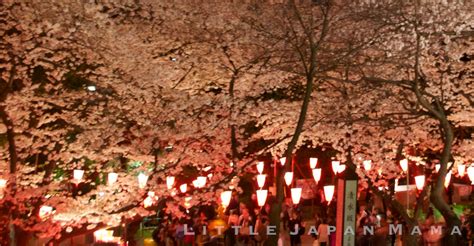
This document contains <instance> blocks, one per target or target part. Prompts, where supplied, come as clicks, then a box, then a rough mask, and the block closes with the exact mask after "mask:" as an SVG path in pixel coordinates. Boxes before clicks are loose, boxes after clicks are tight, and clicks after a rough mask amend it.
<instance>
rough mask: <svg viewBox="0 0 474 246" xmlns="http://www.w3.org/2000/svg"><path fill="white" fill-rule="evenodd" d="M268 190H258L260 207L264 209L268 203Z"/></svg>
mask: <svg viewBox="0 0 474 246" xmlns="http://www.w3.org/2000/svg"><path fill="white" fill-rule="evenodd" d="M267 195H268V190H257V202H258V206H260V207H263V205H265V202H266V201H267Z"/></svg>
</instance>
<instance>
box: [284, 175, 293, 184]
mask: <svg viewBox="0 0 474 246" xmlns="http://www.w3.org/2000/svg"><path fill="white" fill-rule="evenodd" d="M284 178H285V183H286V185H291V181H293V172H286V173H285V177H284Z"/></svg>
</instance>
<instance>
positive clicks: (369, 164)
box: [362, 160, 372, 171]
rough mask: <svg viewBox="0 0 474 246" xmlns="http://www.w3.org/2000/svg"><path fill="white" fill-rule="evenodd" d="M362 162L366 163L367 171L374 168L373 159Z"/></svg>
mask: <svg viewBox="0 0 474 246" xmlns="http://www.w3.org/2000/svg"><path fill="white" fill-rule="evenodd" d="M362 163H363V165H364V169H365V171H370V169H372V161H371V160H365V161H363V162H362Z"/></svg>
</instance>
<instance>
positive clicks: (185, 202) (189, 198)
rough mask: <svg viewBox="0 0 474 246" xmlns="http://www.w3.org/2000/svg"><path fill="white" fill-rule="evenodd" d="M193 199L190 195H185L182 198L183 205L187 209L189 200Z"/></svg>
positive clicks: (189, 205)
mask: <svg viewBox="0 0 474 246" xmlns="http://www.w3.org/2000/svg"><path fill="white" fill-rule="evenodd" d="M192 199H193V197H192V196H187V197H185V198H184V207H185V208H186V209H189V208H190V207H191V200H192Z"/></svg>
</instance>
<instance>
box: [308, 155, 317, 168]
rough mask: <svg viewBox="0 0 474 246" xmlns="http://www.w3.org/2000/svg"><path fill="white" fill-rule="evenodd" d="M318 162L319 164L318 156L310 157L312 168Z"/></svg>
mask: <svg viewBox="0 0 474 246" xmlns="http://www.w3.org/2000/svg"><path fill="white" fill-rule="evenodd" d="M317 164H318V158H314V157H311V158H309V167H310V168H311V169H315V168H316V165H317Z"/></svg>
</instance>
